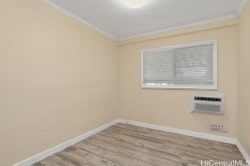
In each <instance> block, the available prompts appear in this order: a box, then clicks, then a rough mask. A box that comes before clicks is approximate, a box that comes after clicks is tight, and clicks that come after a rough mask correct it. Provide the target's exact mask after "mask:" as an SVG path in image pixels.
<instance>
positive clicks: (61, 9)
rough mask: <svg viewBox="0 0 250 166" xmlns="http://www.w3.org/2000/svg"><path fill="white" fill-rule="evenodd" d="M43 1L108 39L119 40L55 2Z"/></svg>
mask: <svg viewBox="0 0 250 166" xmlns="http://www.w3.org/2000/svg"><path fill="white" fill-rule="evenodd" d="M41 1H42V2H44V3H46V4H48V5H49V6H51V7H53V8H55V9H56V10H58V11H60V12H62V13H64V14H66V15H68V16H70V17H72V18H74V19H75V20H77V21H80V22H81V23H83V24H85V25H86V26H88V27H90V28H92V29H94V30H96V31H98V32H100V33H101V34H103V35H105V36H106V37H109V38H111V39H113V40H115V41H116V40H117V39H115V38H114V37H113V36H112V35H110V34H108V33H106V32H104V31H103V30H101V29H100V28H98V27H97V26H94V25H93V24H90V23H89V22H87V21H85V20H83V19H82V18H80V17H79V16H77V15H75V14H74V13H72V12H70V11H68V10H67V9H65V8H63V7H61V6H60V5H58V4H56V3H54V2H52V1H51V0H41Z"/></svg>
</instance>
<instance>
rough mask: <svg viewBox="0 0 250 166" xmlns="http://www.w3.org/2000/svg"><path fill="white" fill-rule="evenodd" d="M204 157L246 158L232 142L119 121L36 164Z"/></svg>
mask: <svg viewBox="0 0 250 166" xmlns="http://www.w3.org/2000/svg"><path fill="white" fill-rule="evenodd" d="M201 160H215V161H232V160H242V161H244V158H243V156H242V155H241V153H240V151H239V150H238V148H237V147H236V146H235V145H232V144H227V143H221V142H216V141H211V140H205V139H200V138H194V137H190V136H184V135H180V134H175V133H169V132H163V131H158V130H153V129H147V128H143V127H138V126H133V125H127V124H116V125H114V126H112V127H110V128H108V129H106V130H104V131H102V132H100V133H98V134H96V135H94V136H92V137H90V138H88V139H86V140H84V141H81V142H79V143H77V144H75V145H73V146H71V147H69V148H67V149H65V150H63V151H61V152H59V153H57V154H55V155H52V156H50V157H48V158H46V159H44V160H42V161H40V162H38V163H36V164H34V166H197V165H200V163H201Z"/></svg>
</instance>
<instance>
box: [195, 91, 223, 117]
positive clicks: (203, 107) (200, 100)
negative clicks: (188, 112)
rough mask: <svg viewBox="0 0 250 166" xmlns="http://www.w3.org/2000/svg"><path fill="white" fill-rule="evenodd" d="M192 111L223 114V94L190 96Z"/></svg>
mask: <svg viewBox="0 0 250 166" xmlns="http://www.w3.org/2000/svg"><path fill="white" fill-rule="evenodd" d="M192 112H200V113H209V114H224V98H223V96H204V95H195V96H193V98H192Z"/></svg>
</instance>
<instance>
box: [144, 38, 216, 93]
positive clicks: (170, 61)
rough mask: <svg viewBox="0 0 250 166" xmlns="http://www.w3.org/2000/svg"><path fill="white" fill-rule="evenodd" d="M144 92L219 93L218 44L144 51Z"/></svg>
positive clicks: (194, 44) (200, 44)
mask: <svg viewBox="0 0 250 166" xmlns="http://www.w3.org/2000/svg"><path fill="white" fill-rule="evenodd" d="M142 88H180V89H217V42H216V41H208V42H202V43H193V44H187V45H182V46H173V47H167V48H156V49H146V50H142Z"/></svg>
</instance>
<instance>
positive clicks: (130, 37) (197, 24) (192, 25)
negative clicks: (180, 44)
mask: <svg viewBox="0 0 250 166" xmlns="http://www.w3.org/2000/svg"><path fill="white" fill-rule="evenodd" d="M236 17H237V15H235V14H232V15H228V16H225V17H221V18H216V19H210V20H205V21H200V22H194V23H190V24H185V25H181V26H175V27H172V28H167V29H163V30H160V31H153V32H149V33H143V34H139V35H132V36H129V37H124V38H118V39H117V40H118V41H119V42H122V41H126V40H131V39H136V38H141V37H146V36H151V35H157V34H163V33H167V32H169V31H173V30H179V29H184V28H191V27H195V26H200V25H205V24H209V23H213V22H217V21H224V20H229V19H233V18H236Z"/></svg>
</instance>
